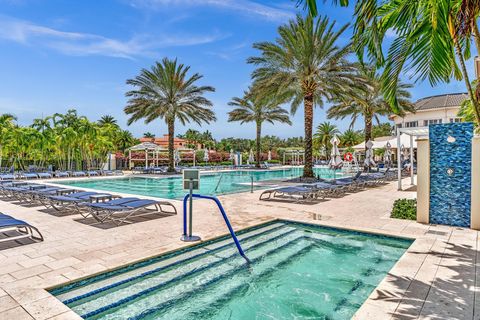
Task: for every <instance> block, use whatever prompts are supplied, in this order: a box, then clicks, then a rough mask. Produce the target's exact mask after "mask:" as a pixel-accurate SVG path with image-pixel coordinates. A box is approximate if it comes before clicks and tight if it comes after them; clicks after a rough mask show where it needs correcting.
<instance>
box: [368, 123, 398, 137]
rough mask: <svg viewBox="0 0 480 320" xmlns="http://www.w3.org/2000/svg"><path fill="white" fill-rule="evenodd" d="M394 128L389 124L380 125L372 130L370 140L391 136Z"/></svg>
mask: <svg viewBox="0 0 480 320" xmlns="http://www.w3.org/2000/svg"><path fill="white" fill-rule="evenodd" d="M393 130H394V127H393V126H392V125H391V124H390V123H380V124H378V125H376V126H373V128H372V138H373V139H375V138H378V137H386V136H391V135H392V132H393Z"/></svg>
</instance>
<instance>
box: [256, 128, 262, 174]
mask: <svg viewBox="0 0 480 320" xmlns="http://www.w3.org/2000/svg"><path fill="white" fill-rule="evenodd" d="M261 139H262V123H261V122H257V163H256V164H255V167H257V168H260V151H261V150H260V149H261Z"/></svg>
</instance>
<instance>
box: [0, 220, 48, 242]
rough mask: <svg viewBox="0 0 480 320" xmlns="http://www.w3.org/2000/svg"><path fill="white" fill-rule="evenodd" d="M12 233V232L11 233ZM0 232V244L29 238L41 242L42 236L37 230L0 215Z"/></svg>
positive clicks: (25, 223)
mask: <svg viewBox="0 0 480 320" xmlns="http://www.w3.org/2000/svg"><path fill="white" fill-rule="evenodd" d="M12 231H13V232H12ZM0 232H1V233H2V235H3V237H2V238H1V239H0V243H1V242H6V241H14V240H19V239H23V238H30V239H32V240H34V241H43V236H42V234H41V233H40V231H38V229H37V228H35V227H34V226H32V225H30V224H29V223H27V222H25V221H23V220H18V219H15V218H13V217H11V216H9V215H6V214H3V213H0Z"/></svg>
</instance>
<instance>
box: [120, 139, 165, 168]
mask: <svg viewBox="0 0 480 320" xmlns="http://www.w3.org/2000/svg"><path fill="white" fill-rule="evenodd" d="M132 151H133V152H144V154H145V158H143V159H140V158H136V159H132ZM165 151H168V150H167V149H165V148H162V147H160V146H158V145H157V144H155V143H153V142H142V143H140V144H137V145H135V146H133V147H130V148H128V160H129V168H133V167H134V162H135V161H141V162H145V168H146V167H148V161H153V163H154V165H155V166H158V161H159V155H160V153H161V152H165Z"/></svg>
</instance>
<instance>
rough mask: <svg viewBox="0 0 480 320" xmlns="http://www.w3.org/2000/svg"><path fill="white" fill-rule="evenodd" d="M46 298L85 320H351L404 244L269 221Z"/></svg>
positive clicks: (75, 284) (59, 291)
mask: <svg viewBox="0 0 480 320" xmlns="http://www.w3.org/2000/svg"><path fill="white" fill-rule="evenodd" d="M238 237H239V240H240V242H241V243H242V247H243V249H244V251H245V254H246V255H247V256H248V257H249V259H250V260H251V262H252V263H251V264H250V265H247V263H246V261H245V260H244V259H243V258H242V257H241V256H240V255H239V254H238V252H237V251H236V247H235V246H234V244H233V242H232V239H231V238H229V237H223V238H220V239H218V240H215V241H209V242H205V243H203V244H200V245H197V246H194V247H191V248H189V249H184V250H180V251H177V252H174V253H171V254H168V255H165V256H161V257H157V258H153V259H150V260H147V261H144V262H141V263H137V264H135V265H131V266H128V267H124V268H122V269H119V270H116V271H112V272H109V273H105V274H101V275H98V276H95V277H93V278H89V279H85V280H82V281H79V282H76V283H72V284H69V285H66V286H63V287H59V288H56V289H53V290H51V293H52V294H53V295H55V296H56V297H57V298H58V299H60V300H61V301H62V302H63V303H65V304H66V305H67V306H69V307H70V308H71V309H72V310H73V311H75V312H76V313H77V314H79V315H80V316H82V317H83V318H85V319H169V320H170V319H350V318H351V317H352V315H353V314H354V313H355V311H356V310H357V309H358V308H359V307H360V306H361V305H362V303H363V302H364V301H365V300H366V299H367V297H368V296H369V295H370V293H371V292H372V291H373V290H374V289H375V287H376V286H377V285H378V284H379V283H380V281H381V280H382V279H383V278H384V277H385V275H386V274H387V272H388V271H389V270H390V269H391V268H392V267H393V265H394V264H395V263H396V261H397V260H398V259H399V258H400V257H401V256H402V254H403V253H404V252H405V251H406V249H407V248H408V247H409V246H410V244H411V242H412V241H410V240H406V239H399V238H391V237H384V236H376V235H369V234H363V233H357V232H350V231H343V230H337V229H333V228H323V227H319V226H312V225H306V224H300V223H294V222H287V221H274V222H272V223H267V224H263V225H261V226H259V227H255V228H250V229H247V230H245V231H243V232H240V233H239V234H238Z"/></svg>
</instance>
